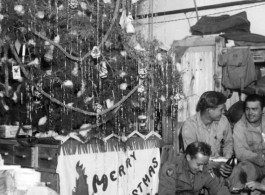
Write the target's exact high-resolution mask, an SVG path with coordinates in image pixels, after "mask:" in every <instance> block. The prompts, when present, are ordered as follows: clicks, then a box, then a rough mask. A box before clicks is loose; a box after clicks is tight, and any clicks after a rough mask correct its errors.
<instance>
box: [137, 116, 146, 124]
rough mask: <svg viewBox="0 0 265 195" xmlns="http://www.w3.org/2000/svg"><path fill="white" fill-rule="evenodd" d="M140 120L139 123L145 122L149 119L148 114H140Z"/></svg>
mask: <svg viewBox="0 0 265 195" xmlns="http://www.w3.org/2000/svg"><path fill="white" fill-rule="evenodd" d="M138 120H139V123H145V122H146V120H147V116H146V115H139V116H138Z"/></svg>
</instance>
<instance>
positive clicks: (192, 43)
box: [172, 36, 222, 47]
mask: <svg viewBox="0 0 265 195" xmlns="http://www.w3.org/2000/svg"><path fill="white" fill-rule="evenodd" d="M221 39H222V38H221V37H219V36H208V37H200V36H194V37H190V38H188V39H182V40H177V41H173V43H172V47H178V46H184V47H201V46H215V44H216V42H219V41H220V40H221Z"/></svg>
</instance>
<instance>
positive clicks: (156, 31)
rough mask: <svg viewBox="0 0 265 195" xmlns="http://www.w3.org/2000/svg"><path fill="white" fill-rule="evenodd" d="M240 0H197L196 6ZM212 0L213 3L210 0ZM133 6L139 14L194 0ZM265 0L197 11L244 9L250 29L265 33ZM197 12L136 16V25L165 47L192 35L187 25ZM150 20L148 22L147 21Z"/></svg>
mask: <svg viewBox="0 0 265 195" xmlns="http://www.w3.org/2000/svg"><path fill="white" fill-rule="evenodd" d="M237 1H239V0H214V1H213V0H196V3H197V6H198V7H201V6H208V5H213V4H220V3H228V2H237ZM213 2H214V3H213ZM134 6H135V8H136V10H137V13H138V15H142V14H145V13H152V10H153V13H156V12H163V11H171V10H180V9H186V8H194V1H193V0H140V1H139V2H138V3H136V4H135V5H134ZM233 10H234V11H233ZM264 10H265V2H260V3H255V4H247V5H240V6H231V7H225V8H218V9H212V10H205V11H199V16H203V15H212V16H218V15H223V14H228V15H234V14H236V13H239V12H242V11H246V12H247V16H248V19H249V21H250V22H251V32H252V33H255V34H261V35H264V36H265V25H264V20H265V19H264V18H265V12H264ZM196 21H197V19H196V12H189V13H186V14H184V13H181V14H174V15H167V16H159V17H154V18H147V19H137V20H136V28H137V29H138V30H140V31H141V32H142V34H144V35H145V36H146V37H156V38H157V39H158V40H160V41H161V42H162V43H163V44H164V46H165V47H166V48H169V47H170V45H171V43H172V41H173V40H181V39H183V38H184V37H186V36H189V35H191V34H190V32H189V29H190V26H192V25H194V24H195V23H196ZM148 23H150V24H148Z"/></svg>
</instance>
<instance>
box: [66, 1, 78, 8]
mask: <svg viewBox="0 0 265 195" xmlns="http://www.w3.org/2000/svg"><path fill="white" fill-rule="evenodd" d="M68 5H69V7H70V8H71V9H76V8H77V7H78V0H68Z"/></svg>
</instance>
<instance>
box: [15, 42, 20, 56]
mask: <svg viewBox="0 0 265 195" xmlns="http://www.w3.org/2000/svg"><path fill="white" fill-rule="evenodd" d="M15 48H16V50H17V53H19V52H20V48H21V43H20V42H19V40H18V39H17V40H16V42H15Z"/></svg>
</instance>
